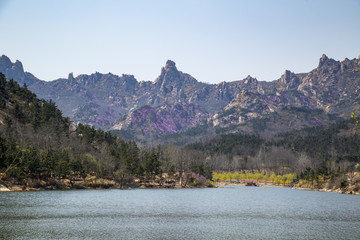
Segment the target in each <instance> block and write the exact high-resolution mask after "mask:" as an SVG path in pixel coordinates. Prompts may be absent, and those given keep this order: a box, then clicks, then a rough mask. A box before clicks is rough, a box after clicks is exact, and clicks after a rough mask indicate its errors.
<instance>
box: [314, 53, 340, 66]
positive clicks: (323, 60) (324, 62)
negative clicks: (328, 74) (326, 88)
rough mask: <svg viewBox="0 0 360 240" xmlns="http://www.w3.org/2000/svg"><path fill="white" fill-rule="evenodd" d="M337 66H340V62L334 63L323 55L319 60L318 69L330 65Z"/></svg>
mask: <svg viewBox="0 0 360 240" xmlns="http://www.w3.org/2000/svg"><path fill="white" fill-rule="evenodd" d="M337 64H338V65H339V66H340V62H339V61H335V60H334V59H332V58H328V56H326V55H325V54H323V55H322V56H321V58H320V60H319V67H323V66H325V67H326V66H331V65H337Z"/></svg>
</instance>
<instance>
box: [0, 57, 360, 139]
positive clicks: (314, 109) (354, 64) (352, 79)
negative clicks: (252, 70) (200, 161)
mask: <svg viewBox="0 0 360 240" xmlns="http://www.w3.org/2000/svg"><path fill="white" fill-rule="evenodd" d="M0 72H3V73H4V74H5V75H6V76H7V77H8V78H14V79H15V80H16V81H18V82H19V83H20V84H24V83H26V84H27V86H28V88H29V89H30V90H32V91H34V92H35V93H36V94H37V95H38V97H40V98H44V99H52V100H53V101H55V102H56V103H57V105H58V107H59V108H60V109H61V110H62V111H63V113H64V115H66V116H69V117H70V118H71V119H72V120H73V121H74V122H81V123H87V124H90V125H93V126H95V127H101V128H103V129H116V130H126V131H127V132H131V133H132V134H134V137H135V138H138V139H145V140H146V139H147V140H149V139H152V138H153V137H154V136H163V135H166V134H173V133H178V132H183V131H185V130H187V129H189V128H191V127H194V125H197V124H199V123H202V124H203V123H204V121H205V122H207V125H208V127H209V128H217V129H223V130H222V132H229V131H230V132H234V131H245V132H250V133H253V132H259V131H260V132H264V131H265V129H256V127H255V126H257V125H256V124H255V125H254V124H253V123H254V121H255V122H256V121H257V122H259V121H260V122H261V121H263V122H268V124H267V125H269V124H270V125H271V124H272V125H274V123H273V122H272V121H275V120H276V119H280V118H281V119H283V123H284V126H287V127H286V130H289V129H292V128H293V127H295V128H301V127H304V126H315V125H319V124H326V123H328V122H331V121H332V120H333V119H335V117H336V116H337V117H343V118H348V117H349V116H350V114H351V112H352V111H355V112H356V111H359V110H360V104H359V102H360V95H359V94H360V58H359V59H352V60H349V59H345V60H344V61H341V62H340V61H335V60H334V59H330V58H328V57H327V56H326V55H323V56H322V57H321V59H320V61H319V65H318V67H317V68H315V69H314V70H312V71H311V72H309V73H300V74H296V73H293V72H291V71H289V70H286V71H285V72H284V74H283V75H282V76H281V77H280V79H278V80H275V81H272V82H266V81H258V80H257V79H256V78H253V77H251V76H248V77H247V78H245V79H243V80H239V81H233V82H221V83H219V84H207V83H202V82H198V81H197V80H196V79H195V78H193V77H192V76H191V75H189V74H186V73H183V72H181V71H179V70H178V69H177V68H176V65H175V63H174V62H173V61H170V60H169V61H167V62H166V64H165V66H164V67H163V68H162V69H161V72H160V75H159V77H158V78H156V79H155V81H154V82H150V81H141V82H138V81H137V80H136V79H135V77H134V76H132V75H125V74H123V75H122V76H117V75H114V74H111V73H108V74H101V73H94V74H91V75H85V74H83V75H79V76H77V77H74V76H73V74H71V73H70V74H69V76H68V78H67V79H57V80H54V81H50V82H46V81H42V80H39V79H37V78H36V77H34V76H33V75H32V74H30V73H27V72H24V70H23V66H22V64H21V62H19V61H16V62H15V63H12V62H11V61H10V59H9V58H8V57H6V56H4V55H3V56H1V57H0ZM145 106H146V107H145ZM178 108H181V110H179V109H178ZM194 109H196V111H195V110H194ZM289 109H292V110H291V111H290V110H289ZM294 109H297V110H296V111H295V110H294ZM145 110H146V114H145V113H144V111H145ZM319 110H321V111H320V112H319ZM305 112H307V113H309V114H308V115H309V116H313V117H312V118H308V119H307V120H306V119H302V117H304V116H302V115H303V113H305ZM299 113H301V114H299ZM328 114H332V115H330V116H327V115H328ZM154 116H156V118H154ZM181 116H185V117H181ZM286 119H288V120H286ZM295 119H298V120H297V121H295ZM165 122H168V123H167V124H170V125H171V127H165V125H167V124H165ZM295 122H297V124H295ZM258 127H259V126H258ZM262 127H266V126H264V125H263V126H262ZM230 129H231V130H230ZM282 129H285V127H284V128H282V127H281V128H274V131H270V132H268V133H269V134H270V133H271V134H274V133H276V132H278V131H282Z"/></svg>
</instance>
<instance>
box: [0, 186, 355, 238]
mask: <svg viewBox="0 0 360 240" xmlns="http://www.w3.org/2000/svg"><path fill="white" fill-rule="evenodd" d="M0 230H1V231H0V239H359V236H360V196H353V195H341V194H334V193H326V192H312V191H301V190H291V189H288V188H261V187H260V188H255V187H225V188H218V189H173V190H171V189H136V190H79V191H42V192H3V193H0Z"/></svg>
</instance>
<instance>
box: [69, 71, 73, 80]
mask: <svg viewBox="0 0 360 240" xmlns="http://www.w3.org/2000/svg"><path fill="white" fill-rule="evenodd" d="M68 80H74V74H73V73H72V72H71V73H69V75H68Z"/></svg>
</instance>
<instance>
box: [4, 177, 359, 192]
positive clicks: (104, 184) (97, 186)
mask: <svg viewBox="0 0 360 240" xmlns="http://www.w3.org/2000/svg"><path fill="white" fill-rule="evenodd" d="M69 182H70V180H68V179H62V180H58V181H53V182H45V184H44V183H43V185H42V186H41V187H30V186H25V185H21V184H13V185H11V184H10V185H11V186H9V185H8V184H4V183H0V192H26V191H49V190H50V191H51V190H68V191H71V190H82V189H83V190H101V189H119V190H127V189H181V188H223V187H225V186H238V187H240V186H241V187H245V186H246V183H229V182H213V185H212V186H210V185H206V186H182V185H180V184H172V185H169V184H168V185H158V184H152V183H150V184H144V183H134V184H131V185H124V186H121V185H120V184H118V183H115V182H114V181H109V180H104V179H98V183H96V182H95V183H90V184H86V183H85V181H84V182H81V183H82V184H73V185H69V184H68V183H69ZM54 183H55V185H54ZM65 183H67V184H65ZM248 187H275V188H291V189H294V190H305V191H318V192H331V193H340V194H350V195H360V192H354V191H351V190H349V189H339V188H338V189H327V188H320V189H319V188H311V187H301V186H296V185H295V186H289V185H276V184H266V183H256V186H248Z"/></svg>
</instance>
